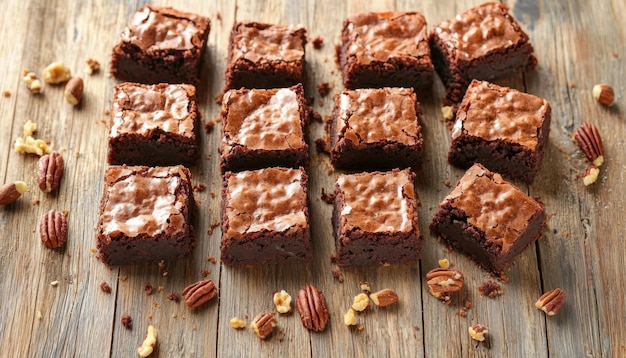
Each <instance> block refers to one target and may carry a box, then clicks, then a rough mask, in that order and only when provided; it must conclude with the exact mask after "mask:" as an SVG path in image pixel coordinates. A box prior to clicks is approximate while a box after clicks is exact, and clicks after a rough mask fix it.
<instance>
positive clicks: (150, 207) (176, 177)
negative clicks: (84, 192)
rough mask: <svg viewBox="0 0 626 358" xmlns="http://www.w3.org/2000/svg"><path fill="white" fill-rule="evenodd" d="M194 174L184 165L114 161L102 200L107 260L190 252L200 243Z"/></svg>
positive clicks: (101, 246)
mask: <svg viewBox="0 0 626 358" xmlns="http://www.w3.org/2000/svg"><path fill="white" fill-rule="evenodd" d="M193 205H194V199H193V192H192V187H191V173H190V172H189V169H187V168H185V167H183V166H180V165H179V166H173V167H152V168H151V167H144V166H125V165H124V166H111V167H109V168H107V170H106V173H105V175H104V191H103V193H102V199H101V200H100V219H99V221H98V229H97V230H98V234H97V240H98V250H99V256H100V259H101V260H102V262H104V263H105V264H107V265H109V266H111V265H130V264H139V263H146V262H157V261H160V260H171V259H178V258H183V257H185V256H187V255H188V254H189V253H191V250H192V249H193V247H194V246H195V235H194V234H193V227H192V224H191V221H190V215H191V212H192V208H193Z"/></svg>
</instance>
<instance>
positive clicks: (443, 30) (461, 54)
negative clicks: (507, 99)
mask: <svg viewBox="0 0 626 358" xmlns="http://www.w3.org/2000/svg"><path fill="white" fill-rule="evenodd" d="M429 42H430V47H431V49H432V58H433V63H434V65H435V68H436V69H437V72H438V73H439V76H440V77H441V79H442V80H443V82H444V84H445V85H446V87H447V89H446V99H447V100H448V101H449V102H453V103H457V102H459V101H460V99H461V97H463V93H465V90H466V88H467V86H468V85H469V83H470V81H471V80H472V79H479V80H492V79H495V78H498V77H503V76H508V75H513V74H516V73H518V72H520V71H523V70H526V69H530V68H533V67H535V66H536V64H537V59H536V58H535V56H534V55H533V47H532V45H531V44H530V42H529V40H528V35H527V34H526V33H525V32H524V30H522V28H521V27H520V25H519V24H518V23H517V21H515V19H514V18H513V17H512V16H511V15H510V14H509V12H508V8H507V7H506V6H504V5H502V4H500V3H485V4H483V5H480V6H477V7H475V8H472V9H470V10H467V11H466V12H464V13H462V14H459V15H457V16H456V17H454V18H452V19H449V20H446V21H444V22H442V23H441V24H439V25H438V26H437V27H435V29H434V30H433V31H432V33H431V34H430V39H429Z"/></svg>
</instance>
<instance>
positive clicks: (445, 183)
mask: <svg viewBox="0 0 626 358" xmlns="http://www.w3.org/2000/svg"><path fill="white" fill-rule="evenodd" d="M443 185H445V186H447V187H448V188H450V187H452V184H451V183H450V181H449V180H445V181H444V182H443Z"/></svg>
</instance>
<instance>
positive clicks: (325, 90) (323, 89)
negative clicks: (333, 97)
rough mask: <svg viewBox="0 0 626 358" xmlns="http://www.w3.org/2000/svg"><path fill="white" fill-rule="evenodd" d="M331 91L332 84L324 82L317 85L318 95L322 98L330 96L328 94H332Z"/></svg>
mask: <svg viewBox="0 0 626 358" xmlns="http://www.w3.org/2000/svg"><path fill="white" fill-rule="evenodd" d="M331 89H332V87H331V86H330V84H329V83H328V82H322V83H320V84H318V85H317V93H319V94H320V96H322V97H326V96H328V94H329V93H330V90H331Z"/></svg>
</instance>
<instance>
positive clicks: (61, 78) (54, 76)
mask: <svg viewBox="0 0 626 358" xmlns="http://www.w3.org/2000/svg"><path fill="white" fill-rule="evenodd" d="M70 78H72V71H70V69H69V68H67V66H65V65H64V64H63V63H62V62H52V63H51V64H49V65H48V67H46V68H44V69H43V80H44V82H46V83H50V84H59V83H63V82H65V81H67V80H69V79H70Z"/></svg>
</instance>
